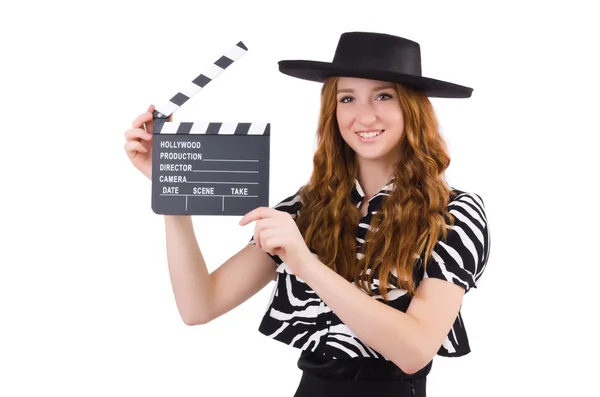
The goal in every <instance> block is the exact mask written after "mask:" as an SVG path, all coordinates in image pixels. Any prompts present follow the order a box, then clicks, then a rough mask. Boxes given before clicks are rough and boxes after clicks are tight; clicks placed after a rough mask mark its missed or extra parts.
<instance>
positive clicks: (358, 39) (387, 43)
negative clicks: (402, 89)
mask: <svg viewBox="0 0 600 397" xmlns="http://www.w3.org/2000/svg"><path fill="white" fill-rule="evenodd" d="M332 63H334V64H340V65H345V66H346V67H355V68H357V69H360V68H376V69H379V70H387V71H390V72H398V73H404V74H410V75H414V76H421V75H422V74H421V73H422V71H421V48H420V46H419V43H417V42H415V41H412V40H409V39H405V38H403V37H399V36H393V35H390V34H384V33H373V32H346V33H343V34H342V35H341V36H340V39H339V41H338V45H337V48H336V50H335V54H334V56H333V61H332Z"/></svg>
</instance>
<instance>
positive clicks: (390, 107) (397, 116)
mask: <svg viewBox="0 0 600 397" xmlns="http://www.w3.org/2000/svg"><path fill="white" fill-rule="evenodd" d="M336 99H337V107H336V116H337V121H338V125H339V127H340V132H341V135H342V137H343V139H344V140H345V141H346V143H347V144H348V145H349V146H350V147H351V148H352V149H353V150H354V151H355V152H356V154H357V155H358V156H359V160H361V159H362V160H375V161H384V162H396V161H398V160H399V151H398V150H397V148H398V143H399V141H400V137H401V136H402V133H403V131H404V116H403V115H402V110H401V108H400V101H399V99H398V94H397V93H396V89H395V85H394V84H393V83H387V82H385V81H377V80H368V79H359V78H352V77H340V78H339V80H338V87H337V98H336Z"/></svg>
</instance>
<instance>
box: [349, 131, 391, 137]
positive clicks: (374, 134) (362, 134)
mask: <svg viewBox="0 0 600 397" xmlns="http://www.w3.org/2000/svg"><path fill="white" fill-rule="evenodd" d="M384 132H385V130H370V131H356V134H357V135H358V136H360V137H361V138H362V139H373V138H375V137H378V136H379V135H381V134H383V133H384Z"/></svg>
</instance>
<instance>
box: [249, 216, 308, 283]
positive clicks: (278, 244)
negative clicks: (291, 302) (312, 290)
mask: <svg viewBox="0 0 600 397" xmlns="http://www.w3.org/2000/svg"><path fill="white" fill-rule="evenodd" d="M252 221H256V226H255V227H254V242H255V243H256V245H257V246H258V247H259V248H261V249H262V250H263V251H265V252H268V253H269V254H271V255H277V256H279V257H280V258H281V260H282V261H284V262H285V263H286V264H287V265H288V266H289V267H290V270H291V271H292V272H293V273H294V274H295V275H297V276H299V274H300V273H301V272H302V266H304V265H306V263H307V262H308V259H309V258H310V257H311V256H312V253H311V252H310V250H309V249H308V247H307V246H306V243H305V242H304V238H303V237H302V234H301V233H300V230H298V226H296V222H295V221H294V219H293V218H292V216H291V215H290V214H289V213H287V212H284V211H279V210H276V209H274V208H270V207H258V208H256V209H254V210H252V211H250V212H248V213H247V214H246V215H244V217H243V218H242V219H241V220H240V225H242V226H244V225H247V224H248V223H250V222H252Z"/></svg>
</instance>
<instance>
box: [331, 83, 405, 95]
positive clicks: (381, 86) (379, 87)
mask: <svg viewBox="0 0 600 397" xmlns="http://www.w3.org/2000/svg"><path fill="white" fill-rule="evenodd" d="M394 87H395V86H394V85H393V84H385V85H380V86H377V87H374V88H373V91H379V90H384V89H386V88H394ZM340 92H354V90H353V89H352V88H344V89H341V90H338V92H337V93H338V94H339V93H340Z"/></svg>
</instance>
